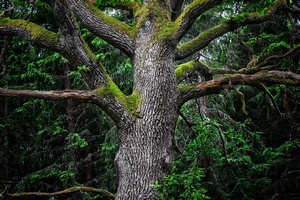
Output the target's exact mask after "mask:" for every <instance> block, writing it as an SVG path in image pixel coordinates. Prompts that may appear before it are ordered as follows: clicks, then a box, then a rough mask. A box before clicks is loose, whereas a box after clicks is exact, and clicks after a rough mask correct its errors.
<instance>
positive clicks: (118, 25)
mask: <svg viewBox="0 0 300 200" xmlns="http://www.w3.org/2000/svg"><path fill="white" fill-rule="evenodd" d="M86 2H87V5H88V9H89V10H90V11H91V12H92V13H94V14H95V15H97V17H98V18H99V19H101V20H102V21H103V22H104V23H106V24H108V25H109V26H112V27H113V28H114V29H115V30H117V31H119V32H121V33H125V34H126V35H128V36H129V37H130V38H133V37H134V35H135V29H134V27H130V26H128V25H127V24H125V23H123V22H121V21H119V20H117V19H115V18H113V17H110V16H109V15H107V14H105V13H104V12H102V11H100V10H99V9H98V8H97V7H95V6H94V5H93V4H91V3H89V2H88V0H86Z"/></svg>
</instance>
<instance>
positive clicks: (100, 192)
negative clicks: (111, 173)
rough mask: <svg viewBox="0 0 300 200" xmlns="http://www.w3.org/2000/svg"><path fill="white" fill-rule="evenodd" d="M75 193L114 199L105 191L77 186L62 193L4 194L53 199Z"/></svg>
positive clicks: (113, 196)
mask: <svg viewBox="0 0 300 200" xmlns="http://www.w3.org/2000/svg"><path fill="white" fill-rule="evenodd" d="M75 192H91V193H98V194H103V195H105V196H106V197H108V198H110V199H115V198H116V197H115V195H114V194H112V193H110V192H109V191H107V190H103V189H96V188H92V187H84V186H77V187H71V188H68V189H65V190H62V191H58V192H50V193H47V192H21V193H15V194H9V193H8V194H6V196H9V197H29V196H35V197H53V196H60V195H66V194H72V193H75Z"/></svg>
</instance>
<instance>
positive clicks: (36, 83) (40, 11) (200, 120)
mask: <svg viewBox="0 0 300 200" xmlns="http://www.w3.org/2000/svg"><path fill="white" fill-rule="evenodd" d="M296 2H297V1H296ZM94 3H95V5H96V6H98V7H99V8H100V9H102V10H104V11H105V12H107V13H109V14H110V15H112V16H114V17H115V18H117V19H119V20H122V21H124V22H126V23H128V24H131V25H132V26H134V25H135V23H136V22H135V21H134V20H133V16H131V15H132V13H129V12H127V11H124V10H121V11H120V10H115V8H113V6H110V7H109V8H105V7H104V6H106V5H108V4H109V3H107V2H106V1H96V2H94ZM186 3H187V4H188V3H190V2H189V1H187V2H186ZM272 3H273V1H225V3H223V4H221V5H220V6H217V7H215V8H213V9H211V10H209V11H207V12H205V13H204V14H203V15H201V17H199V18H198V19H197V21H196V23H195V25H194V26H193V27H192V28H191V29H190V30H189V32H188V33H187V35H186V36H185V37H184V38H182V43H183V42H184V41H188V40H189V39H190V38H194V37H196V36H197V35H198V33H199V31H200V32H201V31H202V30H206V29H207V28H208V27H214V26H215V25H217V24H218V23H219V22H220V21H222V20H225V18H231V17H232V18H238V17H240V16H241V15H238V14H240V13H244V14H246V13H249V12H253V11H256V12H258V13H260V14H261V15H264V14H265V13H264V10H265V8H266V7H268V6H270V5H271V4H272ZM294 4H295V5H296V3H295V2H294ZM10 8H14V9H10ZM0 9H1V10H0V11H3V12H2V13H3V15H5V16H7V17H10V18H11V19H14V18H22V19H25V20H30V21H32V22H35V23H37V24H43V26H44V27H45V28H47V29H49V30H52V31H57V30H58V27H57V25H56V23H55V21H53V20H54V19H53V18H52V13H51V9H50V7H49V5H48V4H47V3H45V2H43V1H19V0H16V1H9V0H1V1H0ZM289 9H290V10H289V11H287V10H283V11H280V12H281V13H277V15H276V16H275V15H274V19H273V20H272V21H271V20H270V21H266V22H264V23H261V24H252V25H246V26H242V27H240V28H238V29H236V30H234V31H232V32H229V33H227V34H224V35H222V36H220V37H219V38H217V39H216V40H214V41H212V42H211V43H210V44H209V45H208V46H207V47H206V48H204V49H202V50H200V51H198V52H197V53H196V54H195V55H193V57H194V58H197V59H198V60H200V61H202V62H203V63H205V64H207V65H208V66H212V67H211V68H210V70H211V71H210V72H204V71H202V72H197V73H193V74H190V75H188V76H186V77H185V78H184V79H182V80H181V83H182V84H189V83H194V82H195V80H196V81H199V82H201V81H202V80H205V79H206V78H207V77H208V76H207V74H208V73H211V74H213V76H214V77H218V76H220V75H221V74H225V73H224V70H226V71H225V72H226V74H227V73H228V74H232V73H233V72H236V71H238V70H248V69H249V70H255V68H254V67H266V66H267V67H268V68H266V70H270V69H272V70H273V69H276V70H280V71H292V72H295V73H299V69H300V68H299V66H300V57H299V43H300V29H299V28H300V27H299V26H300V21H299V12H298V11H297V10H295V8H294V9H292V8H289ZM79 26H80V30H81V34H82V37H83V39H84V40H85V41H86V42H87V44H88V45H89V47H90V49H92V51H93V52H94V53H95V55H96V57H97V59H99V61H100V62H101V63H102V64H103V65H105V66H106V69H107V72H108V74H109V75H110V77H112V79H113V81H114V82H115V83H116V84H117V85H118V86H119V88H120V89H121V90H122V92H123V93H125V94H128V95H129V94H131V93H132V85H133V78H132V74H133V69H132V63H131V62H130V60H129V59H128V58H127V57H126V55H124V54H123V53H122V52H121V51H119V50H116V49H115V48H114V47H113V46H111V45H109V44H108V43H107V42H106V41H104V40H102V39H99V38H98V37H96V36H95V35H94V34H93V33H92V32H90V31H89V30H88V29H86V28H85V27H84V26H83V25H81V24H79ZM0 44H1V46H0V47H1V55H0V76H1V78H0V87H1V88H9V89H19V90H40V91H52V90H70V89H78V90H85V89H87V88H88V84H87V83H86V82H85V80H84V77H83V76H82V73H81V72H82V71H85V70H87V69H86V66H72V65H70V64H69V62H68V61H67V60H66V59H65V58H64V57H63V56H61V55H60V54H59V53H56V52H52V51H49V50H45V49H44V48H41V47H38V46H35V45H33V44H32V43H30V42H27V41H24V40H21V39H19V38H16V37H9V36H1V37H0ZM182 63H184V61H178V63H177V64H178V65H179V64H182ZM224 66H226V67H225V68H223V67H224ZM222 70H223V71H222ZM249 74H251V72H249ZM299 97H300V90H299V87H295V86H287V85H283V84H277V85H273V84H269V83H260V84H257V85H255V87H250V86H244V85H238V86H235V85H228V86H226V87H225V88H224V90H222V91H221V92H220V93H219V94H214V95H209V96H204V97H199V98H195V99H193V100H191V101H188V102H187V103H185V104H184V105H183V106H182V107H181V109H180V113H179V117H178V121H177V125H176V129H175V143H176V153H174V154H173V159H174V160H173V166H172V173H171V174H169V175H168V176H166V177H165V178H163V180H162V181H159V180H157V182H156V183H155V186H154V187H155V188H156V189H157V190H159V191H160V192H161V193H160V195H159V197H158V199H273V198H277V199H293V198H296V197H300V190H299V188H300V170H299V169H300V153H299V152H300V151H299V150H300V133H299V124H300V123H299V121H300V107H299V105H300V102H299ZM0 102H1V104H0V144H2V145H1V147H0V148H1V151H0V194H1V196H5V195H6V194H12V193H21V192H33V191H40V192H48V193H51V192H56V191H61V190H64V189H65V188H70V187H74V186H88V187H94V188H101V189H105V190H107V191H110V192H111V193H117V187H118V185H117V184H118V172H117V170H116V167H115V165H114V158H115V155H116V153H117V151H118V135H117V127H116V125H115V124H114V123H113V121H112V120H111V119H110V118H109V117H108V116H107V115H106V114H105V113H104V112H103V111H102V110H101V109H100V108H99V107H98V106H95V105H93V104H89V103H86V102H78V101H73V100H71V99H68V100H61V101H50V100H44V99H35V98H25V97H24V98H13V97H4V96H0ZM6 198H12V199H14V198H13V197H8V196H6ZM22 198H23V199H24V197H22ZM30 199H32V197H30ZM38 199H86V200H88V199H107V197H105V196H104V195H102V194H97V193H88V192H80V193H74V194H71V195H70V194H68V195H65V196H56V197H51V198H50V197H38Z"/></svg>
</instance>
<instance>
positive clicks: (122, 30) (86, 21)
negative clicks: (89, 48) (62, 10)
mask: <svg viewBox="0 0 300 200" xmlns="http://www.w3.org/2000/svg"><path fill="white" fill-rule="evenodd" d="M68 3H69V5H70V8H71V10H72V11H73V12H74V14H75V16H76V18H77V19H78V20H79V21H80V22H81V23H82V24H83V25H84V26H85V27H86V28H87V29H89V30H90V31H91V32H93V33H94V34H95V35H97V36H99V37H100V38H101V39H103V40H105V41H107V42H108V43H110V44H112V45H113V46H115V47H116V48H118V49H120V50H121V51H123V52H124V53H125V54H126V55H128V56H129V57H131V56H132V55H133V37H134V34H135V30H134V28H132V27H130V26H128V25H126V24H125V23H123V22H121V21H119V20H117V19H114V18H113V17H110V16H108V15H107V14H105V13H103V12H101V11H100V10H99V9H98V8H96V7H95V6H94V5H93V4H91V3H89V2H88V1H84V0H81V1H78V0H68Z"/></svg>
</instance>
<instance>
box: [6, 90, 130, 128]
mask: <svg viewBox="0 0 300 200" xmlns="http://www.w3.org/2000/svg"><path fill="white" fill-rule="evenodd" d="M107 87H108V86H107ZM110 87H111V86H110ZM99 90H109V89H97V90H94V91H84V90H61V91H34V90H14V89H4V88H0V96H9V97H26V98H37V99H46V100H55V101H62V100H67V99H72V100H76V101H80V102H85V103H93V104H96V105H98V106H99V107H100V108H102V109H103V111H105V112H106V114H108V115H109V116H110V118H111V119H112V120H113V121H115V122H116V123H126V122H125V121H121V119H123V118H124V115H128V114H129V112H128V111H127V109H126V100H127V97H126V96H125V95H124V94H122V93H121V92H119V93H118V95H117V94H113V93H109V92H108V91H106V92H105V93H104V92H102V93H101V92H100V91H99ZM114 90H117V88H115V89H114ZM128 98H129V97H128ZM130 103H131V104H133V103H134V102H130Z"/></svg>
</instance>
